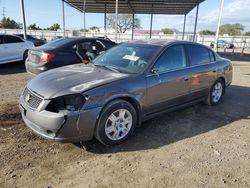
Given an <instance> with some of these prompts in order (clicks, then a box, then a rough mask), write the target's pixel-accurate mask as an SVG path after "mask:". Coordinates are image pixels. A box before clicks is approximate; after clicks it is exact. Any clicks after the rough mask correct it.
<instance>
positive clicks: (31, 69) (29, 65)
mask: <svg viewBox="0 0 250 188" xmlns="http://www.w3.org/2000/svg"><path fill="white" fill-rule="evenodd" d="M25 68H26V71H27V72H28V73H31V74H40V73H42V72H44V71H47V70H49V68H48V67H46V66H45V64H44V65H41V64H35V63H33V62H30V61H29V60H28V59H27V60H26V62H25Z"/></svg>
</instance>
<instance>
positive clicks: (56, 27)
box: [48, 23, 60, 31]
mask: <svg viewBox="0 0 250 188" xmlns="http://www.w3.org/2000/svg"><path fill="white" fill-rule="evenodd" d="M58 29H60V25H59V24H58V23H56V24H53V25H52V26H50V27H49V28H48V30H51V31H57V30H58Z"/></svg>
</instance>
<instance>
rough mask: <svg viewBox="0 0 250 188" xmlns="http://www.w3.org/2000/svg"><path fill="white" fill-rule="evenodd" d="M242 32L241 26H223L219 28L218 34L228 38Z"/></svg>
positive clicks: (242, 27)
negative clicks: (226, 35)
mask: <svg viewBox="0 0 250 188" xmlns="http://www.w3.org/2000/svg"><path fill="white" fill-rule="evenodd" d="M243 30H244V26H243V25H242V24H239V23H236V24H225V25H222V26H220V34H222V35H223V34H228V35H230V36H236V35H241V31H243Z"/></svg>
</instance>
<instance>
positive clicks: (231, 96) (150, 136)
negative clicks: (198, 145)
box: [75, 85, 250, 154]
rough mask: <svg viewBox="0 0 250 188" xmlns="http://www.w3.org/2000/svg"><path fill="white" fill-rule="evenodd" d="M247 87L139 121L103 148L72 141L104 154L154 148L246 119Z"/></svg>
mask: <svg viewBox="0 0 250 188" xmlns="http://www.w3.org/2000/svg"><path fill="white" fill-rule="evenodd" d="M249 99H250V88H249V87H241V86H234V85H232V86H230V87H229V88H228V90H227V93H226V95H225V97H224V99H223V101H222V102H221V103H220V104H219V105H217V106H213V107H211V106H206V105H205V104H202V103H199V104H197V105H194V106H191V107H189V108H185V109H182V110H178V111H175V112H171V113H168V114H165V115H162V116H159V117H158V118H155V119H152V120H150V121H147V122H145V123H143V125H142V126H141V127H139V128H137V129H136V131H135V133H134V134H133V135H132V136H131V137H130V138H129V140H128V141H127V142H126V143H124V144H122V145H118V146H114V147H107V146H103V145H101V144H100V143H99V142H97V141H96V140H93V141H89V142H85V143H82V145H80V144H75V145H76V146H78V147H79V148H82V147H84V149H86V150H87V151H89V152H92V153H98V154H105V153H117V152H123V151H138V150H147V149H157V148H160V147H162V146H165V145H167V144H171V143H175V142H178V141H180V140H183V139H186V138H190V137H193V136H197V135H200V134H203V133H207V132H209V131H212V130H214V129H218V128H221V127H224V126H230V123H231V122H234V121H238V120H240V119H246V118H248V119H249V118H250V100H249Z"/></svg>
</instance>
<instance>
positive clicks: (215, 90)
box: [205, 78, 225, 106]
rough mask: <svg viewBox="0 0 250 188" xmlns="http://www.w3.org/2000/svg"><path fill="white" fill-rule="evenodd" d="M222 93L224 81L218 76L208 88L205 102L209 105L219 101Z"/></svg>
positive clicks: (223, 91)
mask: <svg viewBox="0 0 250 188" xmlns="http://www.w3.org/2000/svg"><path fill="white" fill-rule="evenodd" d="M224 93H225V83H224V81H223V80H222V79H220V78H219V79H218V80H216V81H215V83H214V84H213V85H212V87H211V88H210V91H209V94H208V96H207V99H206V101H205V103H206V104H208V105H210V106H214V105H217V104H218V103H219V102H220V101H221V99H222V97H223V95H224Z"/></svg>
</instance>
